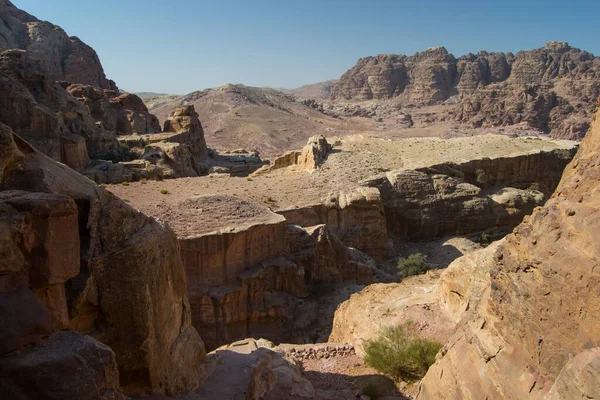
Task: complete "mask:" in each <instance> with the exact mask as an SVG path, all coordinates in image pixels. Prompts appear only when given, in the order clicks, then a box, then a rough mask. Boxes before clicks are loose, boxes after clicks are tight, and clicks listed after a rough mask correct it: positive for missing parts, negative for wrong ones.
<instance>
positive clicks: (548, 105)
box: [331, 42, 600, 139]
mask: <svg viewBox="0 0 600 400" xmlns="http://www.w3.org/2000/svg"><path fill="white" fill-rule="evenodd" d="M599 74H600V58H598V57H595V56H594V55H593V54H590V53H588V52H586V51H583V50H580V49H577V48H574V47H571V46H569V45H568V44H567V43H566V42H549V43H547V45H546V46H545V47H542V48H539V49H534V50H530V51H520V52H518V53H517V54H516V55H514V54H512V53H488V52H485V51H480V52H479V53H477V54H467V55H465V56H462V57H458V58H457V57H455V56H454V55H452V54H450V53H448V51H447V50H446V49H445V48H443V47H435V48H430V49H427V50H426V51H424V52H420V53H415V54H414V55H412V56H406V55H394V54H381V55H378V56H375V57H366V58H362V59H360V60H359V61H358V63H357V64H356V65H355V66H354V67H352V68H351V69H350V70H348V71H347V72H346V73H345V74H344V75H343V76H342V77H341V78H340V80H339V82H338V83H337V84H335V85H334V86H333V88H332V89H331V99H334V100H359V101H364V100H372V99H377V100H387V99H393V100H394V101H396V102H397V103H400V104H402V105H405V106H414V105H416V106H424V105H433V104H439V103H442V102H445V103H446V104H456V110H455V111H454V113H453V117H454V119H455V120H456V121H458V122H461V123H464V124H467V125H469V126H473V127H479V126H498V125H514V124H518V123H521V122H525V123H527V124H528V125H529V126H531V127H533V128H537V129H540V130H542V131H544V132H547V133H551V135H552V136H553V137H559V138H570V139H580V138H582V137H583V135H584V134H585V132H586V130H587V128H588V126H589V121H590V118H591V113H592V111H593V109H594V102H595V100H596V98H597V97H598V95H600V81H599V80H598V78H597V77H598V76H599Z"/></svg>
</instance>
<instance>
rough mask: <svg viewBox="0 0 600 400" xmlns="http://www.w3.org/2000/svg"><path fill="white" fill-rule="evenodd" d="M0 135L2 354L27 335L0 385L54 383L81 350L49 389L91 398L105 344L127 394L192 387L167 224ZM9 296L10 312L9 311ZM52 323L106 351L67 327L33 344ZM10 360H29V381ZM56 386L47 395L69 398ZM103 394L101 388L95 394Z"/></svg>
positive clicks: (189, 344)
mask: <svg viewBox="0 0 600 400" xmlns="http://www.w3.org/2000/svg"><path fill="white" fill-rule="evenodd" d="M0 143H2V144H3V146H2V147H1V148H0V151H1V157H0V159H1V160H2V170H1V172H2V174H1V175H0V190H1V192H0V210H1V211H0V226H1V227H2V236H1V239H0V252H1V253H2V258H1V262H0V271H1V274H0V275H1V276H0V292H1V295H0V298H1V299H2V302H3V306H2V307H0V312H1V313H2V314H3V315H4V317H3V318H2V320H3V321H5V322H3V323H6V324H9V325H10V327H11V329H9V330H8V331H6V333H4V332H3V334H2V336H3V339H6V340H3V341H2V342H3V344H2V347H3V352H11V351H14V350H17V349H22V348H23V346H25V345H28V344H31V343H35V345H34V346H35V347H34V348H33V349H32V350H24V353H23V354H21V355H14V356H11V357H15V358H13V359H11V360H9V361H6V360H5V359H2V361H3V362H2V367H1V368H2V374H8V375H9V376H11V380H10V381H9V383H6V385H8V386H6V389H5V390H8V391H9V392H8V393H13V392H14V391H18V390H21V389H18V388H22V390H30V391H31V393H38V392H39V391H42V390H45V389H48V388H52V387H57V390H58V389H59V387H58V386H56V385H58V383H57V382H59V381H60V382H62V381H63V380H64V376H63V375H62V374H64V373H65V371H66V370H69V371H68V373H69V374H72V373H73V371H72V370H70V368H71V367H69V365H71V364H73V362H74V359H75V358H78V359H81V357H83V358H84V359H86V360H87V366H77V368H80V370H81V371H82V375H77V376H78V379H82V380H81V381H80V382H74V385H75V386H74V387H73V388H72V389H65V388H64V387H63V388H62V389H61V390H75V391H76V390H84V389H85V390H84V391H85V392H86V393H85V396H91V397H83V396H84V395H82V398H96V397H94V393H96V392H95V390H98V391H104V390H106V391H109V390H113V391H115V390H117V389H118V384H117V378H116V377H117V373H116V368H115V366H114V365H115V364H114V356H113V355H112V354H113V353H112V351H114V354H115V355H116V362H117V364H118V368H119V372H118V380H119V381H120V386H121V389H122V390H123V391H125V392H126V393H128V394H144V393H155V394H175V393H179V392H182V391H186V390H190V389H193V388H195V387H196V386H197V385H198V383H199V380H200V374H201V368H202V364H201V363H202V361H203V359H204V347H203V344H202V341H201V339H200V337H199V336H198V333H197V332H196V330H195V329H194V328H193V327H192V326H191V318H190V306H189V303H188V298H187V286H186V281H185V272H184V269H183V265H182V263H181V258H180V256H179V247H178V244H177V240H176V237H175V235H174V234H173V232H172V231H171V230H170V229H169V228H168V227H166V226H164V225H161V224H159V223H158V222H156V221H155V220H153V219H151V218H148V217H146V216H144V215H143V214H141V213H139V212H137V211H135V210H134V209H132V208H130V207H129V206H128V205H127V204H125V203H124V202H122V201H121V200H119V199H118V198H116V197H115V196H113V195H112V194H110V193H108V192H106V191H105V190H104V189H102V188H99V187H98V186H96V185H95V184H93V183H92V182H90V181H89V180H88V179H87V178H85V177H83V176H82V175H79V174H78V173H77V172H75V171H73V170H72V169H70V168H68V167H66V166H65V165H61V164H58V163H56V162H55V161H53V160H51V159H49V158H47V157H46V156H44V155H42V154H41V153H39V152H37V151H36V150H34V149H33V148H32V147H31V146H30V145H29V144H27V143H26V142H25V141H23V140H22V139H21V138H19V137H18V136H16V135H14V134H13V133H12V132H11V130H10V129H9V128H8V127H6V126H5V125H1V124H0ZM5 302H6V303H5ZM17 303H18V304H19V307H22V308H23V312H22V313H19V314H15V313H14V309H11V307H10V304H13V305H14V304H17ZM27 315H29V316H30V317H31V318H29V317H26V316H27ZM13 322H14V323H13ZM63 329H70V330H73V331H75V332H78V333H80V334H89V335H91V336H92V337H94V338H95V339H96V340H98V341H100V342H102V343H104V344H105V345H108V346H110V348H111V349H112V351H111V350H110V349H108V348H107V347H105V346H102V345H100V344H98V343H96V342H95V341H94V340H92V339H91V338H87V339H86V338H82V337H80V336H77V335H75V334H72V336H70V337H67V336H61V334H58V333H55V334H54V335H53V336H51V337H50V339H49V342H48V345H44V344H41V343H42V342H40V340H42V338H43V337H44V336H48V335H49V334H51V333H52V332H54V331H57V330H63ZM57 335H58V336H57ZM78 341H81V346H79V345H77V343H78ZM70 346H77V348H73V347H70ZM55 349H56V350H57V351H60V352H61V354H58V355H56V357H58V358H52V357H55V356H54V352H55ZM44 354H48V355H47V356H44V357H42V355H44ZM46 357H47V358H46ZM98 357H99V358H98ZM44 360H47V361H44ZM4 361H5V362H4ZM20 362H23V363H24V364H22V365H23V367H24V368H25V367H27V368H31V374H32V375H31V378H32V379H33V380H31V381H30V380H28V379H25V380H23V379H22V377H19V376H20V372H19V373H17V372H16V371H15V370H13V369H12V368H14V366H15V364H14V363H20ZM45 362H46V364H44V363H45ZM36 363H41V364H36ZM78 365H79V364H78ZM36 368H40V369H39V372H35V371H36ZM61 371H62V372H61ZM85 371H87V372H85ZM36 373H38V374H39V379H38V378H35V374H36ZM15 374H17V375H15ZM3 376H4V375H3ZM36 379H37V380H36ZM57 380H58V381H57ZM94 382H95V384H96V386H93V384H94ZM77 383H80V384H81V387H77V386H78V385H77ZM53 385H55V386H53ZM0 386H1V384H0ZM25 386H27V387H25ZM29 386H31V387H29ZM44 386H47V387H45V388H44ZM62 386H64V385H62ZM92 386H93V387H92ZM86 388H89V389H90V391H87V389H86ZM3 389H4V387H3ZM92 389H93V390H92ZM36 391H37V392H36ZM56 393H57V394H56V396H58V397H56V398H61V397H60V396H63V395H64V396H66V397H69V396H70V395H71V394H72V393H71V392H60V391H58V392H56ZM73 393H75V392H73ZM104 395H106V396H109V395H110V393H108V392H106V393H105V394H103V393H100V394H99V396H104ZM75 397H80V396H78V395H75ZM63 398H64V397H63Z"/></svg>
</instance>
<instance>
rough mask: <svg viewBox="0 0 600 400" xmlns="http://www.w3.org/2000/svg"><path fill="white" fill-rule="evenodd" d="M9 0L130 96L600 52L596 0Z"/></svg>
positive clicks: (599, 4) (599, 8) (295, 83)
mask: <svg viewBox="0 0 600 400" xmlns="http://www.w3.org/2000/svg"><path fill="white" fill-rule="evenodd" d="M12 1H13V3H14V4H15V5H16V6H17V7H19V8H21V9H23V10H25V11H27V12H29V13H30V14H33V15H35V16H36V17H38V18H39V19H42V20H48V21H50V22H52V23H54V24H57V25H59V26H61V27H62V28H63V29H65V31H66V32H67V33H68V34H69V35H72V36H78V37H79V38H80V39H82V40H83V41H84V42H86V43H87V44H89V45H90V46H92V47H93V48H94V49H95V50H96V51H97V52H98V55H99V56H100V60H101V61H102V64H103V66H104V70H105V72H106V74H107V76H108V77H109V78H111V79H114V80H115V81H116V82H117V84H118V85H119V87H121V88H123V89H125V90H128V91H154V92H167V93H187V92H190V91H193V90H197V89H203V88H207V87H215V86H220V85H223V84H225V83H243V84H246V85H251V86H272V87H296V86H300V85H303V84H307V83H314V82H319V81H323V80H326V79H332V78H339V76H340V75H341V74H342V73H344V72H345V71H346V70H347V69H348V68H350V67H351V66H353V65H354V64H355V63H356V61H357V59H358V58H360V57H364V56H369V55H376V54H379V53H404V54H412V53H414V52H416V51H422V50H424V49H426V48H427V47H432V46H440V45H442V46H445V47H446V48H447V49H448V51H450V52H452V53H454V55H456V56H460V55H463V54H466V53H468V52H477V51H478V50H488V51H512V52H516V51H518V50H520V49H532V48H537V47H542V46H543V45H544V44H545V43H546V42H547V41H550V40H563V41H568V42H569V43H570V44H571V45H572V46H575V47H579V48H581V49H585V50H588V51H590V52H592V53H594V54H598V55H600V32H599V31H598V29H597V27H598V26H599V24H600V0H595V1H594V0H579V1H574V0H569V1H564V0H560V1H554V0H520V1H512V0H504V1H497V0H496V1H491V0H488V1H486V0H478V1H476V0H463V1H461V0H454V1H450V0H445V1H444V0H437V1H434V0H421V1H418V0H414V1H413V0H404V1H403V0H397V1H393V0H371V1H365V0H361V1H359V0H344V1H343V0H301V1H297V0H254V1H244V0H219V1H203V0H120V1H119V0H12Z"/></svg>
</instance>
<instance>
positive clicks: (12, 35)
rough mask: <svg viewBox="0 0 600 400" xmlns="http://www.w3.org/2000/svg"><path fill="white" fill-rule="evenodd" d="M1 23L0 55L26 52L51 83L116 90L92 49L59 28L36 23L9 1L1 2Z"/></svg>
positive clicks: (34, 18)
mask: <svg viewBox="0 0 600 400" xmlns="http://www.w3.org/2000/svg"><path fill="white" fill-rule="evenodd" d="M0 20H1V21H2V24H0V51H2V50H8V49H21V50H27V52H28V53H29V54H30V57H31V59H32V60H34V61H35V62H36V63H38V64H39V66H40V69H41V72H42V75H44V76H46V77H47V78H48V79H49V80H50V81H67V82H72V83H81V84H84V85H91V86H94V87H98V88H102V89H110V90H114V91H116V90H118V89H117V86H116V85H115V83H114V82H113V81H111V80H108V79H107V78H106V75H105V74H104V70H103V69H102V64H100V60H99V59H98V55H97V54H96V52H95V51H94V49H92V48H91V47H90V46H88V45H86V44H85V43H83V42H82V41H81V40H79V39H78V38H76V37H74V36H68V35H67V34H66V33H65V31H64V30H62V28H60V27H59V26H56V25H53V24H51V23H50V22H47V21H40V20H38V19H37V18H36V17H34V16H33V15H30V14H28V13H26V12H24V11H22V10H19V9H18V8H17V7H15V6H14V5H13V4H12V3H11V2H10V1H9V0H0Z"/></svg>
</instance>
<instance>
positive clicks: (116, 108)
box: [67, 84, 161, 135]
mask: <svg viewBox="0 0 600 400" xmlns="http://www.w3.org/2000/svg"><path fill="white" fill-rule="evenodd" d="M67 92H69V94H70V95H72V96H73V97H75V98H76V99H77V100H79V101H80V102H81V103H82V104H84V105H86V106H87V107H88V109H89V110H90V114H91V115H92V117H93V118H94V119H95V120H96V122H97V123H100V124H101V127H102V128H103V129H105V130H108V131H110V132H114V133H115V134H116V135H132V134H138V135H142V134H146V133H156V132H160V130H161V129H160V124H159V122H158V118H156V117H155V116H154V115H152V114H150V113H149V112H148V109H147V108H146V105H145V104H144V102H143V101H142V99H140V98H139V97H138V96H136V95H134V94H131V93H123V94H121V93H119V92H118V91H115V90H108V89H101V88H95V87H93V86H89V85H81V84H74V85H70V86H68V87H67Z"/></svg>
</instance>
